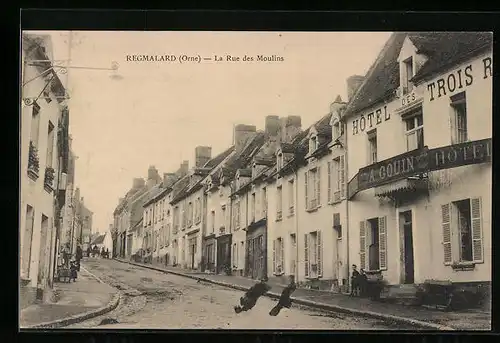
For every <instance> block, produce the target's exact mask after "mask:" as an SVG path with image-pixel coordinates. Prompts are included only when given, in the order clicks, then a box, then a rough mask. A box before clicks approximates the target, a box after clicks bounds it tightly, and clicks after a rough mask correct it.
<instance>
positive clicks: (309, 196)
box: [304, 167, 321, 210]
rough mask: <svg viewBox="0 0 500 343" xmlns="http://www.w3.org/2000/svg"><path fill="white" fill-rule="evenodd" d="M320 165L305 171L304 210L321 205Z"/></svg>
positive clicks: (313, 208)
mask: <svg viewBox="0 0 500 343" xmlns="http://www.w3.org/2000/svg"><path fill="white" fill-rule="evenodd" d="M320 175H321V174H320V167H315V168H313V169H311V170H309V171H307V172H305V182H304V185H305V203H306V210H315V209H316V208H318V207H319V206H320V205H321V200H320V199H321V183H320Z"/></svg>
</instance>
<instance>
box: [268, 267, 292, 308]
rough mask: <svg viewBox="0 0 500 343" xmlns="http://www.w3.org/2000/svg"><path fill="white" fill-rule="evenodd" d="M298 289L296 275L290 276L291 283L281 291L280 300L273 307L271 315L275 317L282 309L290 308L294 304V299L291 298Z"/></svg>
mask: <svg viewBox="0 0 500 343" xmlns="http://www.w3.org/2000/svg"><path fill="white" fill-rule="evenodd" d="M296 289H297V285H296V284H295V280H294V277H293V276H290V283H289V284H288V286H286V287H285V289H284V290H283V291H282V292H281V296H280V298H279V300H278V303H277V304H276V306H274V307H273V308H272V309H271V311H270V312H269V315H270V316H273V317H274V316H277V315H278V314H279V313H280V311H281V309H283V308H290V307H291V306H292V299H290V296H291V295H292V293H293V292H294V291H295V290H296Z"/></svg>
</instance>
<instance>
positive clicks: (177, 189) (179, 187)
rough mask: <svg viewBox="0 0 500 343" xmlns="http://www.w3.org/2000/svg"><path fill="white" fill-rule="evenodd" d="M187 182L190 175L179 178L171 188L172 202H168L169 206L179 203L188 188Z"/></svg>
mask: <svg viewBox="0 0 500 343" xmlns="http://www.w3.org/2000/svg"><path fill="white" fill-rule="evenodd" d="M189 181H190V175H185V176H184V177H183V178H181V179H180V180H179V181H177V182H176V183H175V184H174V187H173V188H172V192H173V195H172V201H171V202H170V203H171V204H174V203H176V202H179V201H180V200H181V199H183V198H184V194H185V192H186V191H187V189H188V187H189Z"/></svg>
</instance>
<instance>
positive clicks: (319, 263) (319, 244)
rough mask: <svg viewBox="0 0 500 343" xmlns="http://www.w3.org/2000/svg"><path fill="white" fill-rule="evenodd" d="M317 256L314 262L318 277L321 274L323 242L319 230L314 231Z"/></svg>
mask: <svg viewBox="0 0 500 343" xmlns="http://www.w3.org/2000/svg"><path fill="white" fill-rule="evenodd" d="M316 243H317V249H316V250H317V256H316V263H317V266H318V277H322V276H323V243H322V239H321V231H316Z"/></svg>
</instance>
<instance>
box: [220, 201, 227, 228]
mask: <svg viewBox="0 0 500 343" xmlns="http://www.w3.org/2000/svg"><path fill="white" fill-rule="evenodd" d="M220 222H221V226H222V227H225V226H226V206H222V211H221V218H220Z"/></svg>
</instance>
